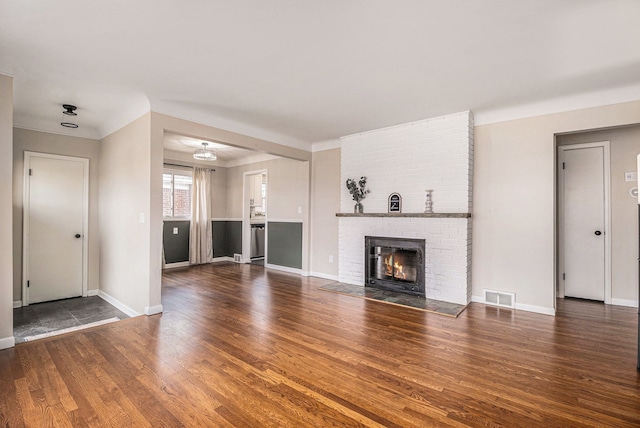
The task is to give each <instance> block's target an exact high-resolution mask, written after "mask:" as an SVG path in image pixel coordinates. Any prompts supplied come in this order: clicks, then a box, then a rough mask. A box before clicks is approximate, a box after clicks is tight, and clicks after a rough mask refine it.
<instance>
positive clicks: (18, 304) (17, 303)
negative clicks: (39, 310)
mask: <svg viewBox="0 0 640 428" xmlns="http://www.w3.org/2000/svg"><path fill="white" fill-rule="evenodd" d="M21 307H22V300H14V301H13V309H16V308H21Z"/></svg>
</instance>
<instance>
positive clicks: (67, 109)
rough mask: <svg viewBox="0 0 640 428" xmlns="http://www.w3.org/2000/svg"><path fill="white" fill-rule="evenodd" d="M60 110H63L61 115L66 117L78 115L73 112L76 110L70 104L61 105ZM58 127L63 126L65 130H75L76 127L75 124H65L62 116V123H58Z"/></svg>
mask: <svg viewBox="0 0 640 428" xmlns="http://www.w3.org/2000/svg"><path fill="white" fill-rule="evenodd" d="M62 108H63V109H64V111H63V112H62V114H64V115H67V116H77V115H78V113H76V112H75V110H76V109H77V108H78V107H76V106H74V105H71V104H62ZM60 125H62V126H64V127H65V128H74V129H75V128H77V127H78V125H77V124H76V123H72V122H67V121H65V119H64V116H62V122H60Z"/></svg>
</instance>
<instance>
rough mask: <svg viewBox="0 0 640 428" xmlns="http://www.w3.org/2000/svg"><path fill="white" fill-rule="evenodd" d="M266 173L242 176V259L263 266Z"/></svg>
mask: <svg viewBox="0 0 640 428" xmlns="http://www.w3.org/2000/svg"><path fill="white" fill-rule="evenodd" d="M267 173H268V171H267V170H266V169H265V170H258V171H247V172H245V173H244V174H243V198H242V200H243V204H242V205H243V209H242V259H243V262H245V263H254V264H255V263H258V264H263V265H264V260H266V248H267V239H268V238H267V228H266V225H267V188H268V186H267Z"/></svg>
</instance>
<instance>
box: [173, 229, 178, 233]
mask: <svg viewBox="0 0 640 428" xmlns="http://www.w3.org/2000/svg"><path fill="white" fill-rule="evenodd" d="M173 234H174V235H177V234H178V228H177V227H174V228H173Z"/></svg>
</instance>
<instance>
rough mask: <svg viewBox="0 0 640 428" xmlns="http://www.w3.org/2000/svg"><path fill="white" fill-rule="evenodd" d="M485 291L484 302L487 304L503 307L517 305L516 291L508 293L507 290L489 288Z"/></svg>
mask: <svg viewBox="0 0 640 428" xmlns="http://www.w3.org/2000/svg"><path fill="white" fill-rule="evenodd" d="M483 291H484V303H486V304H487V305H494V306H500V307H503V308H512V309H514V308H515V307H516V295H515V293H507V292H505V291H495V290H487V289H483Z"/></svg>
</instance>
